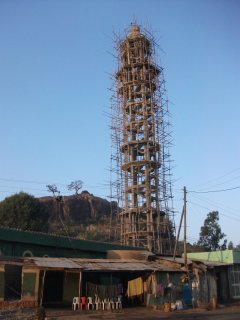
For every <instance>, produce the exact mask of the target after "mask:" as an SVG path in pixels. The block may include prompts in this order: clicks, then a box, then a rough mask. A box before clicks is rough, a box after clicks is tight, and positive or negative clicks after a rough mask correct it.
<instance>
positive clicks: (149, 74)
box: [111, 25, 175, 254]
mask: <svg viewBox="0 0 240 320" xmlns="http://www.w3.org/2000/svg"><path fill="white" fill-rule="evenodd" d="M116 46H117V49H118V50H117V53H118V57H119V59H118V71H117V72H116V75H115V89H116V95H115V97H116V99H115V103H113V104H112V105H111V131H112V156H111V159H112V170H111V173H112V182H111V187H115V188H116V192H115V195H116V198H117V200H116V201H117V204H118V212H117V217H116V221H117V219H119V220H118V222H119V223H117V225H119V226H120V229H119V230H118V232H116V233H115V234H118V236H119V237H120V242H121V243H122V244H126V245H131V246H140V247H145V248H147V249H148V250H150V251H153V252H155V253H159V254H170V253H172V250H173V242H174V236H175V226H174V216H173V207H172V185H171V160H170V151H169V147H170V142H171V134H170V133H171V132H170V131H169V124H170V122H169V111H168V104H167V98H166V89H165V80H164V76H163V69H162V68H160V67H158V65H157V62H156V60H155V59H156V54H155V41H154V39H153V37H152V36H150V35H149V34H148V33H143V32H140V28H139V26H137V25H132V26H131V29H130V32H129V33H128V34H127V35H126V36H125V38H124V39H123V40H119V39H118V40H117V42H116ZM112 194H113V193H112Z"/></svg>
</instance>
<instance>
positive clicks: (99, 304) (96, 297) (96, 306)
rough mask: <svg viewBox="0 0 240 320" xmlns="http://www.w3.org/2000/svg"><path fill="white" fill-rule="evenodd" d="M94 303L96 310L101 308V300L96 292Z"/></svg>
mask: <svg viewBox="0 0 240 320" xmlns="http://www.w3.org/2000/svg"><path fill="white" fill-rule="evenodd" d="M94 304H95V308H96V310H99V309H101V305H102V302H101V300H100V298H99V297H98V296H97V295H96V294H95V300H94Z"/></svg>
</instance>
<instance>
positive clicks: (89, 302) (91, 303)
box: [87, 297, 94, 310]
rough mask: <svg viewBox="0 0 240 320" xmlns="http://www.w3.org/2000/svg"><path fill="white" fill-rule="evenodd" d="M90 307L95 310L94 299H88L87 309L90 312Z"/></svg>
mask: <svg viewBox="0 0 240 320" xmlns="http://www.w3.org/2000/svg"><path fill="white" fill-rule="evenodd" d="M90 306H91V309H92V310H94V303H93V298H92V297H88V298H87V309H88V310H90Z"/></svg>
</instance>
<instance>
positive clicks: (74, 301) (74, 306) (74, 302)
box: [72, 297, 79, 311]
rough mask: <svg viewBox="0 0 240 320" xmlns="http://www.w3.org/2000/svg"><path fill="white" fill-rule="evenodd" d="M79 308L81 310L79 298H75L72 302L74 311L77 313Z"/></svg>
mask: <svg viewBox="0 0 240 320" xmlns="http://www.w3.org/2000/svg"><path fill="white" fill-rule="evenodd" d="M77 308H78V309H79V297H74V298H73V302H72V309H73V310H74V311H75V310H76V309H77Z"/></svg>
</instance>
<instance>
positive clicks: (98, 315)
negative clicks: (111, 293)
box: [46, 303, 240, 320]
mask: <svg viewBox="0 0 240 320" xmlns="http://www.w3.org/2000/svg"><path fill="white" fill-rule="evenodd" d="M46 315H47V319H46V320H91V319H92V320H95V319H104V320H117V319H119V320H123V319H124V320H138V319H148V320H154V319H176V320H190V319H194V320H240V303H239V304H234V305H227V306H221V307H218V308H217V309H216V310H206V309H201V308H196V309H188V310H181V311H172V312H168V313H165V312H163V311H162V310H154V309H152V308H146V307H138V308H127V309H123V310H116V311H70V310H62V311H60V310H51V309H47V310H46Z"/></svg>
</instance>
